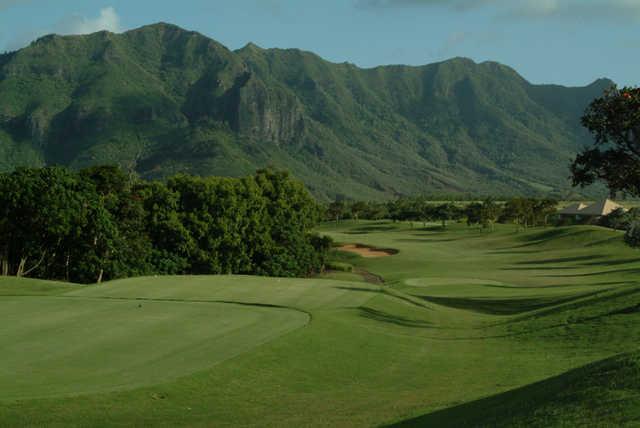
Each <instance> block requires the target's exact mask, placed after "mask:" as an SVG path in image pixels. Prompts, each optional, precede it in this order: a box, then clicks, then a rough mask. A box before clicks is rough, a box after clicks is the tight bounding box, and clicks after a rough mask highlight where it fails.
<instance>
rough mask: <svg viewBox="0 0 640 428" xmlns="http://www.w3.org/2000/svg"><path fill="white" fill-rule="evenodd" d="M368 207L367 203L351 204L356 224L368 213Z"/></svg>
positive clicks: (357, 202)
mask: <svg viewBox="0 0 640 428" xmlns="http://www.w3.org/2000/svg"><path fill="white" fill-rule="evenodd" d="M367 209H368V206H367V203H366V202H362V201H356V202H354V203H352V204H351V216H352V217H353V218H354V220H355V221H356V223H357V222H358V221H360V216H361V215H362V214H363V213H365V212H367Z"/></svg>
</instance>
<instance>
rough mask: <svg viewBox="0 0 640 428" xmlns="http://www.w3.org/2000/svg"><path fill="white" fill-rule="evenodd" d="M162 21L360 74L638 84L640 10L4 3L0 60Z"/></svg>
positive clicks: (491, 0)
mask: <svg viewBox="0 0 640 428" xmlns="http://www.w3.org/2000/svg"><path fill="white" fill-rule="evenodd" d="M161 21H162V22H169V23H172V24H176V25H179V26H181V27H183V28H186V29H189V30H195V31H198V32H201V33H203V34H205V35H207V36H209V37H212V38H214V39H215V40H217V41H219V42H221V43H223V44H224V45H226V46H227V47H228V48H230V49H238V48H241V47H242V46H244V45H245V44H247V43H248V42H253V43H255V44H257V45H259V46H261V47H264V48H272V47H278V48H300V49H304V50H308V51H312V52H315V53H317V54H318V55H320V56H322V57H323V58H325V59H327V60H329V61H333V62H350V63H354V64H356V65H358V66H361V67H374V66H378V65H387V64H408V65H422V64H428V63H433V62H438V61H442V60H445V59H448V58H452V57H456V56H463V57H468V58H471V59H473V60H475V61H477V62H482V61H497V62H500V63H503V64H506V65H509V66H511V67H513V68H514V69H516V70H517V71H518V72H519V73H520V74H521V75H522V76H523V77H525V78H526V79H527V80H529V81H531V82H533V83H555V84H562V85H568V86H583V85H587V84H589V83H591V82H593V81H594V80H596V79H598V78H601V77H607V78H610V79H612V80H614V81H615V82H617V83H618V84H619V85H632V86H638V85H640V55H638V53H639V52H640V0H320V1H318V0H181V1H163V0H55V1H52V0H0V52H1V51H8V50H16V49H19V48H21V47H24V46H26V45H28V44H29V42H30V41H32V40H34V39H35V38H37V37H39V36H42V35H45V34H50V33H58V34H87V33H91V32H94V31H99V30H109V31H113V32H122V31H126V30H129V29H133V28H137V27H140V26H143V25H147V24H152V23H155V22H161Z"/></svg>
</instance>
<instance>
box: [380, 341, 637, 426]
mask: <svg viewBox="0 0 640 428" xmlns="http://www.w3.org/2000/svg"><path fill="white" fill-rule="evenodd" d="M639 373H640V356H639V355H638V354H637V353H634V354H623V355H619V356H616V357H613V358H610V359H607V360H602V361H599V362H596V363H592V364H589V365H586V366H583V367H580V368H577V369H574V370H571V371H568V372H566V373H563V374H561V375H559V376H554V377H551V378H548V379H545V380H542V381H540V382H536V383H532V384H530V385H526V386H523V387H520V388H517V389H513V390H511V391H507V392H504V393H501V394H497V395H494V396H491V397H488V398H484V399H480V400H476V401H472V402H469V403H465V404H461V405H457V406H453V407H449V408H447V409H443V410H438V411H435V412H432V413H429V414H426V415H423V416H419V417H416V418H413V419H408V420H405V421H402V422H399V423H396V424H393V425H387V427H472V426H487V427H489V426H556V425H558V426H560V425H564V424H565V423H567V421H571V420H572V417H571V416H572V415H576V416H577V415H585V414H586V415H590V416H589V418H590V419H591V420H592V422H593V423H594V424H597V425H600V424H601V425H602V426H622V425H625V424H624V422H627V423H629V422H632V420H630V419H628V417H629V415H631V414H636V418H637V413H636V412H630V411H631V410H632V409H634V408H637V407H638V406H640V376H639V375H638V374H639ZM616 397H617V399H616ZM620 397H624V399H620ZM565 412H566V413H565ZM625 415H626V417H625ZM633 421H635V422H638V420H637V419H635V420H633ZM582 422H585V421H584V420H583V421H582Z"/></svg>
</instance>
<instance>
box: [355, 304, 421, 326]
mask: <svg viewBox="0 0 640 428" xmlns="http://www.w3.org/2000/svg"><path fill="white" fill-rule="evenodd" d="M359 311H360V316H361V317H363V318H368V319H372V320H375V321H379V322H384V323H391V324H396V325H400V326H402V327H412V328H432V325H433V324H432V323H430V322H428V321H423V320H416V319H411V318H405V317H401V316H399V315H393V314H390V313H388V312H383V311H380V310H377V309H372V308H367V307H364V308H359Z"/></svg>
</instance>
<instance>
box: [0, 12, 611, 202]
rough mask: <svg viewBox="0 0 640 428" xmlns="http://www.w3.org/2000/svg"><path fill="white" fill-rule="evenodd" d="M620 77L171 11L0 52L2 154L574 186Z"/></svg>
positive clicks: (384, 180)
mask: <svg viewBox="0 0 640 428" xmlns="http://www.w3.org/2000/svg"><path fill="white" fill-rule="evenodd" d="M612 84H613V82H611V81H610V80H607V79H598V80H596V81H594V82H593V83H592V84H590V85H588V86H585V87H563V86H560V85H534V84H531V83H529V82H528V81H526V79H524V78H523V77H522V76H520V75H519V74H518V73H517V71H516V70H514V69H512V68H511V67H508V66H505V65H502V64H499V63H496V62H492V61H485V62H482V63H476V62H474V61H473V60H470V59H468V58H454V59H451V60H448V61H442V62H439V63H434V64H427V65H424V66H405V65H391V66H378V67H374V68H360V67H358V66H356V65H353V64H350V63H332V62H329V61H326V60H324V59H322V58H321V57H319V56H318V55H316V54H314V53H312V52H306V51H302V50H298V49H277V48H271V49H263V48H260V47H258V46H257V45H255V44H253V43H250V44H247V45H246V46H245V47H243V48H241V49H237V50H235V51H232V50H230V49H228V48H227V47H225V46H224V45H222V44H220V43H218V42H216V41H215V40H213V39H210V38H208V37H206V36H203V35H202V34H200V33H197V32H194V31H187V30H183V29H181V28H180V27H178V26H175V25H172V24H166V23H160V24H153V25H148V26H145V27H141V28H138V29H135V30H131V31H128V32H125V33H122V34H114V33H109V32H99V33H94V34H90V35H86V36H56V35H49V36H44V37H42V38H40V39H38V40H37V41H35V42H33V43H32V44H31V45H30V46H28V47H27V48H24V49H21V50H19V51H16V52H12V53H8V54H5V55H0V143H2V144H0V169H2V170H9V169H12V168H14V167H16V166H41V165H51V164H63V165H68V166H71V167H83V166H87V165H92V164H95V163H116V164H119V165H121V166H123V167H124V168H126V169H129V170H132V171H135V172H136V173H138V174H139V175H141V176H143V177H153V178H158V177H166V176H168V175H171V174H175V173H177V172H189V173H194V174H200V175H231V176H237V175H244V174H247V173H251V172H253V170H254V169H257V168H260V167H264V166H267V165H272V166H275V167H279V168H286V169H288V170H290V171H292V172H293V173H294V175H296V176H297V177H299V178H300V179H302V180H303V181H304V182H305V184H307V186H308V187H309V188H310V189H311V191H312V192H313V193H314V194H315V195H316V196H318V197H320V198H322V199H327V198H335V197H349V198H360V199H384V198H390V197H394V196H397V195H403V194H425V193H438V192H439V193H476V194H554V195H556V196H564V195H566V194H568V193H570V192H571V188H570V183H569V181H568V178H567V176H568V168H567V165H568V163H569V161H570V159H571V157H572V156H574V155H575V153H577V151H578V150H579V149H580V148H581V147H582V146H583V145H585V144H588V143H589V142H590V141H591V140H590V137H589V136H588V134H587V133H586V131H584V130H583V129H582V128H581V126H580V123H579V116H580V114H581V113H582V111H583V110H584V108H585V107H586V106H587V104H588V103H589V101H590V100H591V99H593V98H594V97H596V96H598V95H599V94H601V93H602V91H603V90H604V89H605V88H606V87H608V86H611V85H612Z"/></svg>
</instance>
